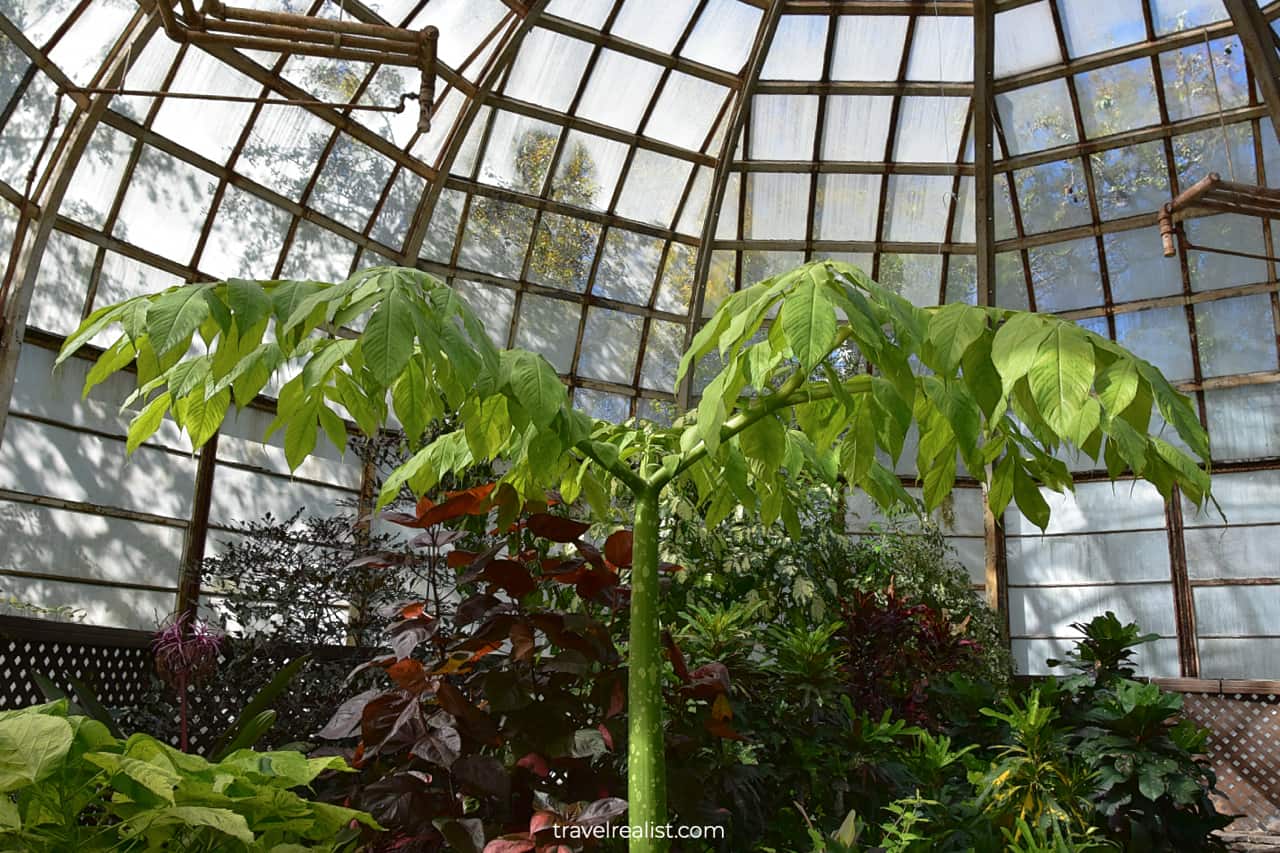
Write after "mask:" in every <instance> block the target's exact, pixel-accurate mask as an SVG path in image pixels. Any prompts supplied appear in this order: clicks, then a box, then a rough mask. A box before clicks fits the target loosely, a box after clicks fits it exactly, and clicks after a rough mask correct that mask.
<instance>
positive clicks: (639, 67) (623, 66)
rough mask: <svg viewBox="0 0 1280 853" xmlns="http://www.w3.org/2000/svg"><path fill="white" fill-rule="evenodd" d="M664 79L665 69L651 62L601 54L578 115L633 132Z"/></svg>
mask: <svg viewBox="0 0 1280 853" xmlns="http://www.w3.org/2000/svg"><path fill="white" fill-rule="evenodd" d="M661 76H662V68H661V67H659V66H657V65H654V64H653V63H652V62H645V61H643V60H640V59H636V58H635V57H632V56H627V55H626V54H623V53H617V52H615V51H612V50H604V51H601V52H600V56H599V58H598V59H596V64H595V68H594V69H592V71H591V79H590V80H589V81H588V82H587V90H586V91H585V92H584V93H583V94H582V101H581V103H579V104H578V108H577V110H576V113H577V115H579V116H581V117H582V118H585V119H588V120H590V121H597V122H600V123H601V124H607V125H609V126H611V127H616V128H619V129H621V130H626V131H629V132H634V131H635V130H636V128H638V127H639V126H640V119H641V117H642V116H643V115H644V111H645V109H646V108H647V107H648V106H649V101H651V100H652V99H653V91H654V88H655V87H656V86H657V85H658V79H659V78H660V77H661Z"/></svg>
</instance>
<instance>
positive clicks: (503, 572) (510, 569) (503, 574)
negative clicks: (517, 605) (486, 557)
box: [484, 560, 538, 598]
mask: <svg viewBox="0 0 1280 853" xmlns="http://www.w3.org/2000/svg"><path fill="white" fill-rule="evenodd" d="M484 579H485V580H487V581H489V582H490V583H491V584H493V585H494V586H498V587H501V588H502V589H505V590H506V591H507V593H508V594H509V595H510V596H511V597H512V598H521V597H522V596H525V595H528V594H529V593H531V592H533V590H534V589H535V588H536V587H537V586H538V584H537V582H536V581H535V580H534V579H533V577H532V576H531V575H530V574H529V570H528V569H526V568H525V567H524V566H522V565H520V564H519V563H517V562H516V561H515V560H494V561H493V562H491V563H489V565H488V566H486V567H485V570H484Z"/></svg>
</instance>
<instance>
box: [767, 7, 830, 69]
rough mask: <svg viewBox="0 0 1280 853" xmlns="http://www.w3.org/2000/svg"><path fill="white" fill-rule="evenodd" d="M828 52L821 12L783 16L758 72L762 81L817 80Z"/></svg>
mask: <svg viewBox="0 0 1280 853" xmlns="http://www.w3.org/2000/svg"><path fill="white" fill-rule="evenodd" d="M826 53H827V19H826V18H825V17H823V16H821V15H783V16H782V18H781V19H780V20H779V21H778V28H777V29H776V30H775V31H774V34H773V40H772V41H771V42H770V43H769V53H768V56H767V57H766V58H765V63H764V68H763V69H762V70H761V72H760V77H761V79H764V80H818V79H820V78H821V77H822V58H823V57H824V56H825V55H826Z"/></svg>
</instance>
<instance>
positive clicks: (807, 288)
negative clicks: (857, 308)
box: [779, 270, 836, 371]
mask: <svg viewBox="0 0 1280 853" xmlns="http://www.w3.org/2000/svg"><path fill="white" fill-rule="evenodd" d="M779 322H781V324H782V328H783V330H784V331H785V332H786V334H787V341H788V342H789V343H790V344H791V351H792V352H794V353H795V355H796V358H798V359H799V360H800V367H801V369H803V370H805V371H809V370H813V369H814V368H815V367H817V366H818V362H820V361H822V359H823V358H824V357H825V356H826V354H827V353H828V352H830V351H831V347H832V346H834V344H835V337H836V313H835V306H833V305H832V304H831V297H830V295H829V294H828V293H827V288H826V285H825V284H824V283H823V282H822V281H820V280H819V279H818V277H817V276H816V275H814V274H812V270H811V271H810V274H809V275H806V276H805V277H803V278H801V279H800V281H799V283H798V284H797V285H796V288H795V289H794V290H792V291H791V292H790V293H788V294H787V295H786V297H785V298H784V299H783V301H782V314H781V317H780V318H779Z"/></svg>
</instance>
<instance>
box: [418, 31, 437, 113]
mask: <svg viewBox="0 0 1280 853" xmlns="http://www.w3.org/2000/svg"><path fill="white" fill-rule="evenodd" d="M439 44H440V30H438V29H436V28H435V27H427V28H425V29H423V30H422V32H421V33H419V34H418V61H419V62H420V64H421V67H420V70H421V72H422V80H421V81H420V84H419V89H418V132H419V133H424V134H425V133H430V132H431V114H432V113H433V112H434V111H435V102H436V54H437V51H438V48H439Z"/></svg>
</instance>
